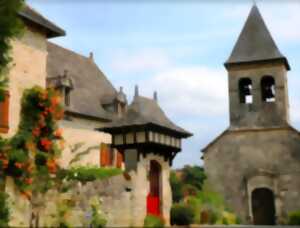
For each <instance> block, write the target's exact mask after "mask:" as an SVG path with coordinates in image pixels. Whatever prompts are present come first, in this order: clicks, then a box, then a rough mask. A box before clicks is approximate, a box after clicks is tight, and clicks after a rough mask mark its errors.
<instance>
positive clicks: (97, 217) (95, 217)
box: [91, 205, 107, 228]
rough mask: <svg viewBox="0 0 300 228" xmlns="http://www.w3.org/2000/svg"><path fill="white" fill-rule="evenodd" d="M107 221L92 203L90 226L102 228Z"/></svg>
mask: <svg viewBox="0 0 300 228" xmlns="http://www.w3.org/2000/svg"><path fill="white" fill-rule="evenodd" d="M106 223H107V221H106V219H105V218H104V216H103V215H102V214H100V213H99V212H98V208H97V207H96V206H94V205H92V221H91V227H95V228H103V227H105V225H106Z"/></svg>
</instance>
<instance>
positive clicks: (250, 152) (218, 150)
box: [204, 128, 300, 223]
mask: <svg viewBox="0 0 300 228" xmlns="http://www.w3.org/2000/svg"><path fill="white" fill-rule="evenodd" d="M299 151H300V137H299V133H298V132H297V131H295V130H293V129H290V128H287V129H278V130H269V131H267V130H266V131H263V130H260V131H235V132H232V131H231V132H228V133H227V134H225V135H224V136H222V137H221V138H220V139H219V140H218V141H217V142H216V143H215V144H213V145H211V146H210V148H209V149H208V150H207V151H206V152H205V154H204V167H205V171H206V173H207V176H208V180H209V182H210V184H211V185H213V186H214V187H215V189H216V190H217V191H219V192H220V193H222V194H223V195H224V197H225V200H226V202H227V203H228V205H229V206H231V207H232V209H234V211H235V212H236V213H237V214H238V215H239V216H240V217H241V218H242V220H243V221H244V222H248V223H251V220H252V212H251V200H250V199H251V193H252V191H253V190H254V189H256V188H260V187H266V188H269V189H270V190H271V191H273V193H274V195H275V206H276V216H277V221H278V222H280V221H281V220H282V219H283V218H284V217H285V216H286V215H287V213H288V212H290V211H295V210H299V209H300V201H299V197H300V181H299V180H300V153H299Z"/></svg>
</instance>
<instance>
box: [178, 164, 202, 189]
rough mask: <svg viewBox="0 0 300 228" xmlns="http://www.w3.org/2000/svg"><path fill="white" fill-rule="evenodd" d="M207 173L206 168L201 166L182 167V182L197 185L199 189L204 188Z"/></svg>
mask: <svg viewBox="0 0 300 228" xmlns="http://www.w3.org/2000/svg"><path fill="white" fill-rule="evenodd" d="M205 179H206V175H205V173H204V169H203V168H202V167H199V166H185V167H184V168H183V169H182V182H183V183H184V184H189V185H192V186H194V187H196V188H197V189H198V190H201V189H202V186H203V183H204V180H205Z"/></svg>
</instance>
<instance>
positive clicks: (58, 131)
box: [54, 129, 62, 138]
mask: <svg viewBox="0 0 300 228" xmlns="http://www.w3.org/2000/svg"><path fill="white" fill-rule="evenodd" d="M54 136H55V137H56V138H62V129H57V130H56V131H55V132H54Z"/></svg>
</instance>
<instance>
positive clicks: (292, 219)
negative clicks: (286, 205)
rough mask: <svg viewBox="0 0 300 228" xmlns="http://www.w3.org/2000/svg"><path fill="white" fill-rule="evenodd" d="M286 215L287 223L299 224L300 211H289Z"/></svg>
mask: <svg viewBox="0 0 300 228" xmlns="http://www.w3.org/2000/svg"><path fill="white" fill-rule="evenodd" d="M288 216H289V217H288V225H300V211H294V212H291V213H289V215H288Z"/></svg>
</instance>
